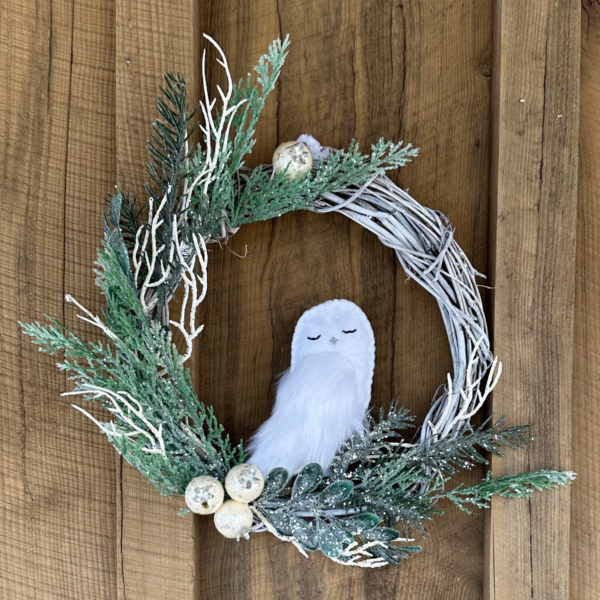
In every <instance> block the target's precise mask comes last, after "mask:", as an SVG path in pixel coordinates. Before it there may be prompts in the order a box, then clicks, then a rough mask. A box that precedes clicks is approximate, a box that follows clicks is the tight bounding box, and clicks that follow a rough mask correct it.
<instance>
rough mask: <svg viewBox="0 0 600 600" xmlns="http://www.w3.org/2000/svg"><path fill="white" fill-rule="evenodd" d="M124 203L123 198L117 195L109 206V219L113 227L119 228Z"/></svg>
mask: <svg viewBox="0 0 600 600" xmlns="http://www.w3.org/2000/svg"><path fill="white" fill-rule="evenodd" d="M122 202H123V196H122V195H121V194H115V195H114V196H113V197H112V199H111V201H110V204H109V206H108V218H109V219H110V222H111V225H112V226H113V227H119V222H120V220H121V204H122Z"/></svg>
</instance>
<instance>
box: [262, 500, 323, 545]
mask: <svg viewBox="0 0 600 600" xmlns="http://www.w3.org/2000/svg"><path fill="white" fill-rule="evenodd" d="M263 514H264V516H265V517H266V519H267V520H268V521H269V523H271V525H272V526H273V527H275V529H276V530H277V532H278V533H279V534H280V535H284V536H286V537H289V536H293V537H294V538H295V539H296V540H297V541H298V542H299V543H300V544H301V545H302V547H304V548H306V549H307V550H310V551H313V550H317V549H318V547H319V544H318V542H317V538H316V533H315V530H314V527H313V526H312V525H311V524H310V523H309V522H307V521H305V520H304V519H301V518H300V517H296V516H295V515H293V514H292V513H289V512H287V511H285V510H275V511H264V513H263Z"/></svg>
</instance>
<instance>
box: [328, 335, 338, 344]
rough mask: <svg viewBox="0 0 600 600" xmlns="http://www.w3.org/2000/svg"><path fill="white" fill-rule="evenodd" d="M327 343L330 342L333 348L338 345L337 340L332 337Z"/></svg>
mask: <svg viewBox="0 0 600 600" xmlns="http://www.w3.org/2000/svg"><path fill="white" fill-rule="evenodd" d="M329 341H330V342H331V343H332V344H333V345H334V346H335V345H336V344H337V343H338V339H337V338H336V337H332V338H331V339H330V340H329Z"/></svg>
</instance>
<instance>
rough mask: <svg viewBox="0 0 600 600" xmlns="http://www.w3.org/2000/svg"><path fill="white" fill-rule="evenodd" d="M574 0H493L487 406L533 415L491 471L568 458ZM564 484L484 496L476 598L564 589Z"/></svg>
mask: <svg viewBox="0 0 600 600" xmlns="http://www.w3.org/2000/svg"><path fill="white" fill-rule="evenodd" d="M579 10H580V4H579V1H578V0H571V1H568V2H550V1H547V2H535V3H525V4H524V3H523V2H518V1H513V0H502V2H498V3H497V4H496V15H495V30H494V34H495V40H494V94H493V101H494V109H493V127H494V136H493V146H492V148H493V150H492V151H493V157H492V163H491V165H492V173H491V177H492V186H491V189H492V197H491V210H492V211H493V213H492V215H493V216H492V219H491V229H492V232H493V237H492V239H491V240H490V247H491V249H492V252H493V259H492V261H491V264H492V265H493V269H494V278H493V283H494V285H495V291H494V293H493V304H494V306H493V316H492V326H493V341H494V351H495V353H496V354H498V356H499V357H500V358H501V360H502V361H503V363H504V376H503V377H502V378H501V380H500V383H499V385H498V387H497V388H496V390H495V393H494V402H493V410H494V412H495V413H496V414H497V415H502V414H506V415H508V420H507V423H509V424H517V423H531V425H532V434H533V436H534V438H535V441H534V443H533V445H532V446H531V448H530V449H529V450H528V451H527V452H518V453H514V454H513V453H511V454H510V455H509V456H507V457H506V458H504V459H502V460H500V459H498V458H496V457H494V459H493V460H492V469H493V471H494V474H495V475H496V476H498V475H504V474H507V473H515V472H521V471H529V470H535V469H540V468H552V469H569V468H570V466H571V398H572V365H573V360H572V359H573V305H574V283H575V280H574V273H575V236H576V207H577V158H578V152H577V138H578V128H579V30H580V16H579ZM570 493H571V490H570V488H568V487H567V488H562V489H560V490H554V491H552V492H547V493H543V494H536V495H534V497H533V498H532V499H531V500H530V501H526V500H519V501H515V500H503V499H494V501H493V503H492V509H491V511H490V518H489V542H488V561H487V567H488V576H487V582H486V590H485V591H486V597H487V598H491V599H494V600H503V599H509V598H510V599H511V600H512V599H514V598H540V599H544V600H550V599H557V600H558V599H564V598H567V597H568V594H569V566H568V565H569V563H568V560H567V555H566V551H567V541H568V539H569V507H570Z"/></svg>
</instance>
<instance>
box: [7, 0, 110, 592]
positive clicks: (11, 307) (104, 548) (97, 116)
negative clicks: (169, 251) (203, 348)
mask: <svg viewBox="0 0 600 600" xmlns="http://www.w3.org/2000/svg"><path fill="white" fill-rule="evenodd" d="M0 11H1V14H0V39H1V44H0V71H1V73H2V81H3V83H2V86H0V107H1V110H2V120H1V124H0V139H1V140H2V142H1V146H2V150H3V152H2V155H3V160H2V185H1V187H0V189H1V192H0V196H1V201H0V202H1V204H2V209H3V219H2V224H1V228H2V232H1V233H0V244H1V245H2V264H1V267H0V269H1V279H2V292H1V300H0V306H1V311H2V336H1V346H2V375H1V376H2V395H1V396H0V403H1V414H2V421H3V422H2V427H1V428H0V438H1V453H2V476H1V483H0V490H1V491H0V507H1V510H0V514H1V523H0V597H2V598H6V599H11V600H13V599H14V600H20V599H24V598H39V599H44V600H46V599H47V600H51V599H59V598H60V599H67V598H69V599H73V600H80V599H81V598H89V599H100V598H105V599H112V598H114V597H115V595H116V537H117V528H116V506H115V481H114V457H113V456H114V455H113V451H112V449H111V448H110V447H109V446H108V445H107V444H106V440H105V439H104V438H103V436H101V435H99V433H98V431H97V429H96V428H95V426H94V425H92V424H91V423H90V422H89V421H87V420H86V419H82V416H81V415H80V414H79V413H77V412H76V411H74V410H73V409H72V408H71V407H70V406H69V402H68V400H67V399H62V398H61V397H60V393H61V392H62V391H66V390H69V389H71V384H70V382H68V381H67V379H66V377H65V376H64V375H62V374H60V372H59V371H58V370H57V369H56V368H55V365H54V363H55V360H56V359H53V358H52V357H49V356H47V355H44V354H40V353H39V352H38V351H37V349H36V348H35V347H34V346H33V345H32V344H31V342H30V339H29V338H28V337H26V336H24V335H22V334H21V333H20V331H19V327H18V325H17V319H20V320H24V321H31V320H35V319H40V320H43V315H44V313H48V314H51V315H54V316H56V317H58V318H59V319H60V320H61V321H63V322H64V323H66V324H67V325H69V326H73V327H75V328H76V329H77V330H78V331H79V332H82V335H84V336H85V335H91V332H90V331H89V330H86V328H85V327H82V325H81V322H77V323H76V322H75V321H76V319H75V318H74V311H73V307H72V305H67V306H66V307H65V306H64V304H63V297H64V294H65V292H66V291H69V292H70V293H72V294H73V295H74V296H76V297H78V298H79V299H80V300H81V301H82V302H84V303H85V304H86V305H87V306H88V307H90V308H91V309H93V310H94V309H98V308H99V305H100V299H99V297H98V294H97V292H96V291H95V286H94V282H93V279H94V277H93V273H92V271H91V267H92V261H93V257H94V250H95V247H96V246H97V245H98V242H99V239H100V237H99V236H100V235H101V232H100V227H99V226H96V225H100V223H99V221H98V219H96V218H95V219H94V220H93V226H90V224H89V221H88V214H89V213H90V212H93V213H94V214H96V215H99V211H100V204H99V201H100V200H101V198H102V197H103V195H104V194H105V192H106V190H107V189H109V188H110V185H111V183H112V182H113V181H114V178H115V161H114V134H113V132H114V109H115V106H114V66H113V65H114V63H113V59H114V9H113V6H112V5H110V4H102V3H100V4H98V3H96V2H94V1H93V0H75V1H74V2H63V1H61V2H45V1H41V2H38V3H36V4H31V3H29V2H19V1H16V0H15V1H10V2H4V3H2V5H1V8H0Z"/></svg>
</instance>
